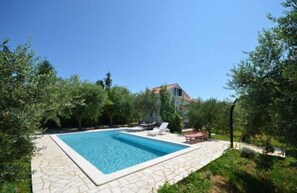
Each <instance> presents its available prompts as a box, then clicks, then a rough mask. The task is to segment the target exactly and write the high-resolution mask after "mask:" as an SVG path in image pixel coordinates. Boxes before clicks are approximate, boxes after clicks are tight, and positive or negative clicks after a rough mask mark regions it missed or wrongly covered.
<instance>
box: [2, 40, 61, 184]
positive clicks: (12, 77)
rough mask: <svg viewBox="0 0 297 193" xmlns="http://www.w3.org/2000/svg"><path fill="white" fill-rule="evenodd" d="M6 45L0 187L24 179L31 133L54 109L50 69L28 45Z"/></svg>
mask: <svg viewBox="0 0 297 193" xmlns="http://www.w3.org/2000/svg"><path fill="white" fill-rule="evenodd" d="M7 44H8V40H4V42H3V43H2V44H1V45H0V49H1V50H0V69H1V70H0V85H1V86H0V147H1V148H0V171H1V172H0V173H1V174H0V187H2V185H3V184H6V185H7V184H14V183H15V182H17V181H21V179H24V178H27V175H28V174H27V172H26V169H24V164H23V163H24V162H25V163H27V162H30V159H31V156H32V153H33V149H34V145H33V143H32V142H31V136H32V134H33V133H34V132H35V131H36V130H38V129H39V126H40V123H41V122H42V120H46V119H49V117H50V114H49V113H48V112H49V111H51V110H52V109H54V111H56V110H57V109H56V107H55V106H54V105H55V104H56V102H57V101H56V100H55V99H54V98H52V97H53V94H52V93H51V91H53V90H54V89H55V86H53V85H55V81H56V80H55V73H54V70H53V68H50V66H49V65H47V64H45V63H41V64H38V62H39V61H38V60H37V59H36V58H35V57H34V53H33V52H32V51H31V50H30V46H29V45H28V44H26V45H20V46H18V47H17V48H16V49H15V50H14V51H10V50H9V48H8V45H7ZM48 92H50V93H48ZM49 101H51V102H49Z"/></svg>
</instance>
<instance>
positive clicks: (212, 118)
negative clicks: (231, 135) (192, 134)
mask: <svg viewBox="0 0 297 193" xmlns="http://www.w3.org/2000/svg"><path fill="white" fill-rule="evenodd" d="M188 108H189V113H188V117H189V121H190V125H192V126H193V127H194V128H195V130H202V129H206V130H207V131H208V132H209V137H210V136H211V132H212V131H213V130H214V131H216V132H220V133H226V132H228V128H229V108H230V103H228V102H226V101H217V100H216V99H213V98H211V99H208V100H206V101H202V100H201V99H198V100H197V101H194V102H192V103H191V104H190V105H189V106H188Z"/></svg>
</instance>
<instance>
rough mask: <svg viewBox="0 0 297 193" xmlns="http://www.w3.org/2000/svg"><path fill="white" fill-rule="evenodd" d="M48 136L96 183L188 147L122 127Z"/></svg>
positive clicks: (159, 160) (139, 167)
mask: <svg viewBox="0 0 297 193" xmlns="http://www.w3.org/2000/svg"><path fill="white" fill-rule="evenodd" d="M51 137H52V138H53V140H54V141H55V142H56V143H57V144H58V145H59V146H60V147H61V148H62V149H63V150H64V152H65V153H66V154H67V155H68V156H69V157H70V158H71V159H72V160H73V161H74V162H75V163H76V164H77V165H78V166H79V167H80V168H81V169H82V170H83V171H84V172H85V173H86V174H87V175H88V176H89V177H90V179H91V180H92V181H93V182H94V183H95V184H97V185H100V184H102V183H104V182H107V181H110V180H112V179H114V178H118V177H121V176H123V175H127V174H129V173H132V172H133V171H138V170H140V169H142V168H145V167H148V166H150V165H153V164H156V163H159V162H162V161H165V160H167V159H170V158H171V157H172V156H177V155H178V154H179V153H183V151H184V150H186V149H187V148H188V147H190V146H189V145H185V144H177V143H172V142H166V141H161V140H156V139H151V138H149V137H141V136H137V135H135V134H130V133H125V132H123V129H120V130H108V131H95V132H80V133H73V134H60V135H54V136H51Z"/></svg>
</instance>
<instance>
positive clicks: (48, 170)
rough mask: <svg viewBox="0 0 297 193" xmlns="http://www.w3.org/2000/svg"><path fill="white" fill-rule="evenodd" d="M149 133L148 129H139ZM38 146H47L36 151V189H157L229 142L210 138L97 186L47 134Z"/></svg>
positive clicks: (215, 155) (213, 155)
mask: <svg viewBox="0 0 297 193" xmlns="http://www.w3.org/2000/svg"><path fill="white" fill-rule="evenodd" d="M137 134H138V135H147V133H146V132H137ZM156 138H160V139H165V140H171V141H177V142H184V141H185V139H184V137H182V136H177V135H174V134H166V135H162V136H156ZM35 142H36V144H37V145H38V146H47V148H45V149H42V150H40V151H39V152H38V154H36V155H35V156H34V157H33V159H32V162H31V166H32V171H36V172H35V173H33V175H32V186H33V190H34V192H129V193H130V192H140V193H146V192H157V189H158V188H159V186H161V185H163V184H164V182H165V181H166V180H167V181H169V182H177V181H179V180H181V179H183V178H184V177H186V176H187V175H188V174H189V173H190V172H192V171H196V170H198V169H200V168H201V167H203V166H205V165H206V164H208V163H209V162H210V161H212V160H214V159H216V158H218V157H220V156H221V155H222V153H223V152H224V150H225V149H227V148H228V142H223V141H207V142H203V143H198V144H194V145H192V146H194V147H198V148H197V149H195V150H193V151H191V152H188V153H185V154H183V155H180V156H178V157H175V158H172V159H170V160H167V161H164V162H162V163H159V164H156V165H153V166H150V167H149V168H145V169H143V170H140V171H137V172H135V173H133V174H130V175H128V176H124V177H122V178H119V179H117V180H114V181H111V182H109V183H107V184H104V185H102V186H95V184H93V183H92V181H91V180H90V179H89V178H88V177H87V176H86V175H85V174H84V173H83V172H82V171H81V170H80V169H79V168H78V167H77V166H76V164H75V163H74V162H73V161H72V160H71V159H70V158H69V157H68V156H67V155H66V154H65V153H64V152H63V151H62V150H61V149H60V148H59V147H58V146H57V145H56V144H55V143H54V142H53V141H52V139H51V138H50V137H49V136H47V135H44V136H43V137H41V138H39V139H38V140H36V141H35Z"/></svg>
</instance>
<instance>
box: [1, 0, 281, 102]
mask: <svg viewBox="0 0 297 193" xmlns="http://www.w3.org/2000/svg"><path fill="white" fill-rule="evenodd" d="M280 3H281V1H279V0H260V1H259V0H225V1H218V0H183V1H180V0H161V1H160V0H142V1H139V0H88V1H79V0H63V1H60V0H51V1H45V0H39V1H37V0H35V1H34V0H26V1H22V0H1V1H0V23H1V26H0V41H2V40H3V39H4V38H8V39H9V40H10V41H9V46H10V48H11V49H14V48H15V47H16V46H17V45H19V44H24V43H26V42H28V41H30V43H31V48H32V50H34V51H35V54H36V55H37V56H39V57H41V58H42V59H47V60H48V61H49V62H50V63H51V64H52V65H53V66H54V67H55V69H56V71H57V73H58V76H60V77H62V78H70V77H71V75H75V74H76V75H79V76H80V78H81V80H88V81H91V82H95V81H97V80H99V79H103V78H104V77H105V74H106V73H107V72H110V73H111V77H112V80H113V85H119V86H125V87H127V88H128V89H129V90H130V91H131V92H133V93H137V92H140V91H143V90H145V88H153V87H156V86H160V85H164V84H172V83H178V84H179V85H180V86H181V87H182V88H183V90H185V91H186V92H187V93H188V94H189V95H190V96H191V97H192V98H198V97H199V98H202V99H204V100H206V99H208V98H211V97H213V98H217V99H219V100H223V99H227V98H229V99H232V98H230V95H232V94H233V91H230V90H227V89H225V87H226V83H227V82H228V79H230V77H228V76H227V73H229V72H230V69H231V68H233V66H235V65H237V64H238V63H239V62H240V60H242V59H244V58H245V57H246V56H245V54H244V53H243V51H252V50H253V49H254V48H255V46H256V45H257V37H258V33H259V32H261V31H262V30H263V29H267V28H270V27H273V26H274V25H275V24H273V23H272V22H271V21H269V20H268V19H267V14H268V13H271V14H272V15H273V16H275V17H278V16H281V15H282V12H283V11H284V9H283V7H282V6H281V5H280Z"/></svg>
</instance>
